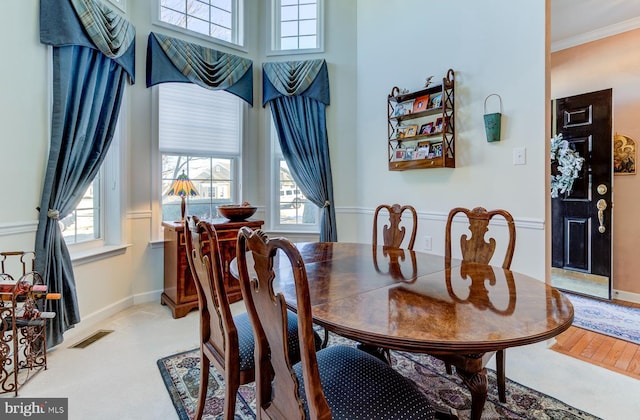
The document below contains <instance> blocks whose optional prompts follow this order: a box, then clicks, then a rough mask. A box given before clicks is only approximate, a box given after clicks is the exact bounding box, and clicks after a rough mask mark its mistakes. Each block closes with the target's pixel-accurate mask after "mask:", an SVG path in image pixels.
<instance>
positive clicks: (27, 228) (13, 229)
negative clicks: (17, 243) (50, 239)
mask: <svg viewBox="0 0 640 420" xmlns="http://www.w3.org/2000/svg"><path fill="white" fill-rule="evenodd" d="M37 229H38V221H37V220H29V221H22V222H13V223H0V236H12V235H19V234H23V233H35V231H36V230H37Z"/></svg>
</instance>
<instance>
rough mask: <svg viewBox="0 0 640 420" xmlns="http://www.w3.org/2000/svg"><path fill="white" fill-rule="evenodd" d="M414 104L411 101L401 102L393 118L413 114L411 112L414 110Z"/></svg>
mask: <svg viewBox="0 0 640 420" xmlns="http://www.w3.org/2000/svg"><path fill="white" fill-rule="evenodd" d="M413 102H414V101H413V100H411V101H405V102H400V103H399V104H397V105H396V108H395V110H394V113H393V116H394V117H402V116H403V115H408V114H411V111H412V110H413Z"/></svg>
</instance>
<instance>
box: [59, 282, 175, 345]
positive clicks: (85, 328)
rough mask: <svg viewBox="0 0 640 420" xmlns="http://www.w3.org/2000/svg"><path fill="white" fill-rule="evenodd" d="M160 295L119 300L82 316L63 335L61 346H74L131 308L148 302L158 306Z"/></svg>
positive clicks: (155, 293) (145, 294)
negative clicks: (110, 319)
mask: <svg viewBox="0 0 640 420" xmlns="http://www.w3.org/2000/svg"><path fill="white" fill-rule="evenodd" d="M161 293H162V291H161V290H157V291H153V292H147V293H141V294H138V295H133V296H129V297H126V298H124V299H121V300H119V301H118V302H115V303H112V304H111V305H109V306H106V307H104V308H102V309H100V310H99V311H95V312H93V313H90V314H88V315H83V316H82V319H81V321H80V323H79V324H76V326H75V327H74V328H71V329H70V330H68V331H66V332H65V333H64V343H63V344H62V346H64V347H68V346H71V345H73V344H75V343H76V342H77V341H79V340H81V339H83V338H84V337H85V336H86V335H89V334H91V333H93V332H94V330H95V328H96V325H98V324H99V323H101V322H103V321H105V320H106V319H108V318H110V317H112V316H113V315H115V314H117V313H118V312H120V311H123V310H125V309H127V308H129V307H131V306H134V305H139V304H142V303H149V302H158V304H160V294H161Z"/></svg>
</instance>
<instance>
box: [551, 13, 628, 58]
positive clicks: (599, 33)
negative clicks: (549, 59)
mask: <svg viewBox="0 0 640 420" xmlns="http://www.w3.org/2000/svg"><path fill="white" fill-rule="evenodd" d="M638 28H640V16H639V17H635V18H631V19H627V20H625V21H622V22H619V23H616V24H613V25H609V26H605V27H602V28H599V29H594V30H593V31H589V32H585V33H583V34H579V35H575V36H571V37H568V38H564V39H560V40H558V41H555V42H552V43H551V52H556V51H560V50H564V49H567V48H571V47H575V46H577V45H582V44H586V43H587V42H591V41H597V40H599V39H602V38H606V37H608V36H613V35H618V34H621V33H623V32H627V31H632V30H634V29H638Z"/></svg>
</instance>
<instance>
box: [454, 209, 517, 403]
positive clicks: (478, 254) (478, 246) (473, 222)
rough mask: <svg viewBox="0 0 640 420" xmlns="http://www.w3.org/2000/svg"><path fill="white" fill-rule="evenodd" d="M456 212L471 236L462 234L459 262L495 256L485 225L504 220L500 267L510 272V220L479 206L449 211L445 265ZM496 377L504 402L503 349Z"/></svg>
mask: <svg viewBox="0 0 640 420" xmlns="http://www.w3.org/2000/svg"><path fill="white" fill-rule="evenodd" d="M459 213H462V214H464V215H465V216H466V217H467V220H468V222H469V231H470V232H471V237H469V236H468V235H467V234H466V233H465V234H462V235H461V236H460V251H461V254H462V261H466V262H474V263H481V264H489V263H490V261H491V258H492V257H493V255H494V253H495V250H496V245H497V242H496V240H495V238H489V241H488V242H487V241H486V240H485V235H486V234H487V232H489V222H490V221H491V219H492V218H493V217H494V216H501V217H502V218H504V220H505V221H506V223H507V228H508V231H509V237H508V242H507V247H506V250H505V255H504V259H503V261H502V268H505V269H510V268H511V260H512V259H513V252H514V249H515V246H516V227H515V223H514V221H513V217H512V216H511V214H510V213H509V212H508V211H506V210H501V209H498V210H492V211H487V210H486V209H485V208H483V207H476V208H474V209H472V210H469V209H466V208H463V207H456V208H454V209H452V210H451V211H450V212H449V217H448V218H447V225H446V228H445V251H444V256H445V264H446V265H447V266H450V265H451V241H452V239H451V235H452V233H451V229H452V224H453V218H454V217H455V216H456V215H457V214H459ZM446 368H447V373H449V374H451V365H450V364H448V363H447V364H446ZM496 375H497V377H498V397H499V398H500V402H506V400H507V397H506V378H505V350H498V351H497V352H496Z"/></svg>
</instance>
